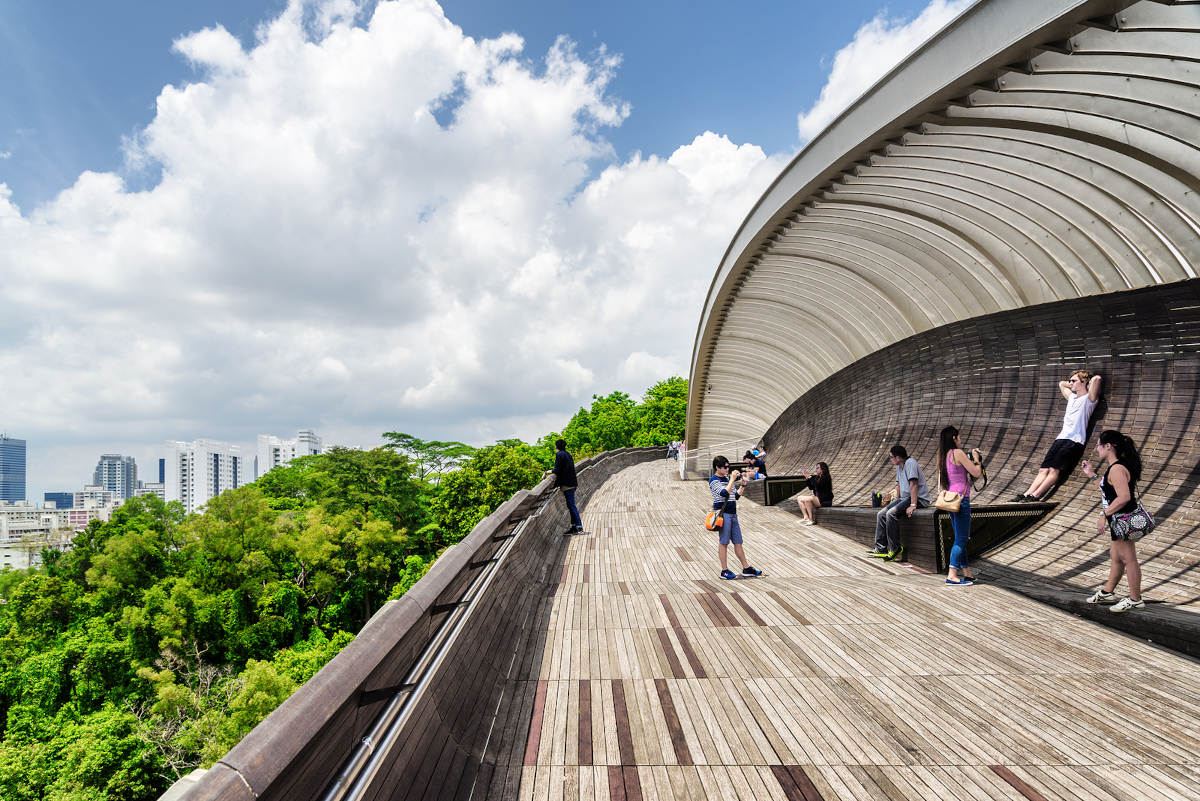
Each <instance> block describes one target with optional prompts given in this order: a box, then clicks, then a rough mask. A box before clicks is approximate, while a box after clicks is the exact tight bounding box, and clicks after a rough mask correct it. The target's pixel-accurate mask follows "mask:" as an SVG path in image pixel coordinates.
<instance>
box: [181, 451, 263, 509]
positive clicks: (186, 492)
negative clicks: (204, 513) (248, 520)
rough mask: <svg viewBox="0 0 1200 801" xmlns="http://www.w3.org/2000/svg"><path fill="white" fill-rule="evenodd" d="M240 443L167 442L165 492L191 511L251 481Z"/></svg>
mask: <svg viewBox="0 0 1200 801" xmlns="http://www.w3.org/2000/svg"><path fill="white" fill-rule="evenodd" d="M243 462H244V457H243V456H242V448H241V446H240V445H233V444H230V443H228V442H219V441H217V440H212V439H198V440H196V441H195V442H176V441H168V442H167V464H166V481H165V482H164V485H165V486H164V488H163V489H164V494H165V495H166V500H168V501H179V502H180V503H182V504H183V508H184V509H186V510H187V511H188V512H189V513H191V512H195V511H197V510H198V509H199V508H200V507H202V506H203V505H204V504H206V503H208V502H209V501H210V500H211V499H213V498H215V497H217V496H218V495H220V494H221V493H222V492H224V491H225V490H228V489H236V488H238V487H240V486H241V485H242V484H246V483H248V480H249V477H248V476H247V475H246V470H245V468H244V465H243Z"/></svg>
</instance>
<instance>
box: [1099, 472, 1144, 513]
mask: <svg viewBox="0 0 1200 801" xmlns="http://www.w3.org/2000/svg"><path fill="white" fill-rule="evenodd" d="M1117 465H1121V466H1122V467H1124V468H1125V469H1126V470H1129V465H1127V464H1125V463H1124V462H1123V461H1121V460H1120V459H1118V460H1117V461H1115V462H1113V463H1112V464H1111V465H1109V466H1108V469H1107V470H1105V471H1104V477H1103V478H1101V479H1100V491H1101V492H1102V493H1104V502H1105V506H1106V507H1107V508H1106V509H1105V514H1107V515H1108V516H1109V517H1112V516H1113V515H1118V514H1121V513H1122V512H1129V511H1132V510H1133V509H1134V507H1136V506H1137V485H1136V484H1134V482H1133V471H1132V470H1129V500H1128V501H1127V502H1126V503H1125V504H1124V505H1123V506H1121V507H1120V508H1118V509H1114V508H1113V507H1112V502H1113V501H1115V500H1116V499H1117V488H1116V487H1114V486H1113V485H1112V484H1109V483H1108V474H1109V473H1110V472H1112V469H1113V468H1114V467H1116V466H1117Z"/></svg>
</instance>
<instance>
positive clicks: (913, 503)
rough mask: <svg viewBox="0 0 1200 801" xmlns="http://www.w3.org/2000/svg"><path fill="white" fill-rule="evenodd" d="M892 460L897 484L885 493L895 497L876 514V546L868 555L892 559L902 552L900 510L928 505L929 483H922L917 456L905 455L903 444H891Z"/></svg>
mask: <svg viewBox="0 0 1200 801" xmlns="http://www.w3.org/2000/svg"><path fill="white" fill-rule="evenodd" d="M891 454H892V456H891V459H892V464H894V465H896V488H895V489H893V490H892V491H891V492H889V493H888V497H890V498H894V499H895V500H893V501H892V502H891V503H889V504H888V505H887V506H885V507H884V508H883V509H880V510H879V514H878V515H876V516H875V550H873V551H867V555H868V556H877V557H880V558H882V559H884V560H886V561H888V562H894V561H897V560H899V559H901V558H902V557H903V556H904V545H903V544H901V542H900V514H901V512H900V510H901V509H903V510H904V512H903V514H904V516H905V517H912V514H913V512H915V511H917V510H918V509H924V508H925V507H927V506H929V485H928V484H926V483H925V471H923V470H922V469H921V465H919V464H917V460H916V459H914V458H912V457H911V456H909V455H908V451H907V450H905V449H904V446H903V445H893V446H892V450H891Z"/></svg>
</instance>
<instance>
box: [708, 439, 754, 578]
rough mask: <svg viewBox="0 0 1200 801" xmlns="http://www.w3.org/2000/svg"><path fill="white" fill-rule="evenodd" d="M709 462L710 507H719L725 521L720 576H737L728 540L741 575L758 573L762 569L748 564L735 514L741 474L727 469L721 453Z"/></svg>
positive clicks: (722, 528) (720, 553)
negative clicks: (729, 552)
mask: <svg viewBox="0 0 1200 801" xmlns="http://www.w3.org/2000/svg"><path fill="white" fill-rule="evenodd" d="M712 466H713V474H712V476H711V477H710V478H709V479H708V488H709V490H711V491H712V504H713V510H714V511H721V517H722V518H723V521H724V522H723V523H722V524H721V538H720V541H719V542H720V544H719V545H718V546H717V559H718V561H720V563H721V578H723V579H735V578H737V577H738V576H737V573H734V572H733V571H732V570H730V569H729V565H728V561H727V560H728V551H729V543H731V542H732V543H733V553H734V555H736V556H737V558H738V561H739V562H741V563H742V575H743V576H761V575H762V571H761V570H756V569H755V568H753V567H751V566H750V563H749V562H748V561H746V552H745V550H743V548H742V527H741V526H740V525H738V518H737V499H738V489H737V485H738V479H739V478H740V477H741V474H739V473H738V471H737V470H734V471H733V472H732V473H731V472H730V470H729V460H728V459H726V458H725V457H724V456H716V457H714V458H713V463H712Z"/></svg>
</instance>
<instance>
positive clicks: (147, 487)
mask: <svg viewBox="0 0 1200 801" xmlns="http://www.w3.org/2000/svg"><path fill="white" fill-rule="evenodd" d="M138 483H141V482H138ZM143 495H157V496H158V497H159V498H162V499H163V500H164V501H165V500H166V499H167V485H166V483H165V482H161V481H147V482H146V483H144V484H142V486H140V487H138V488H137V491H136V492H135V493H134V496H135V497H138V498H140V497H142V496H143Z"/></svg>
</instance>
